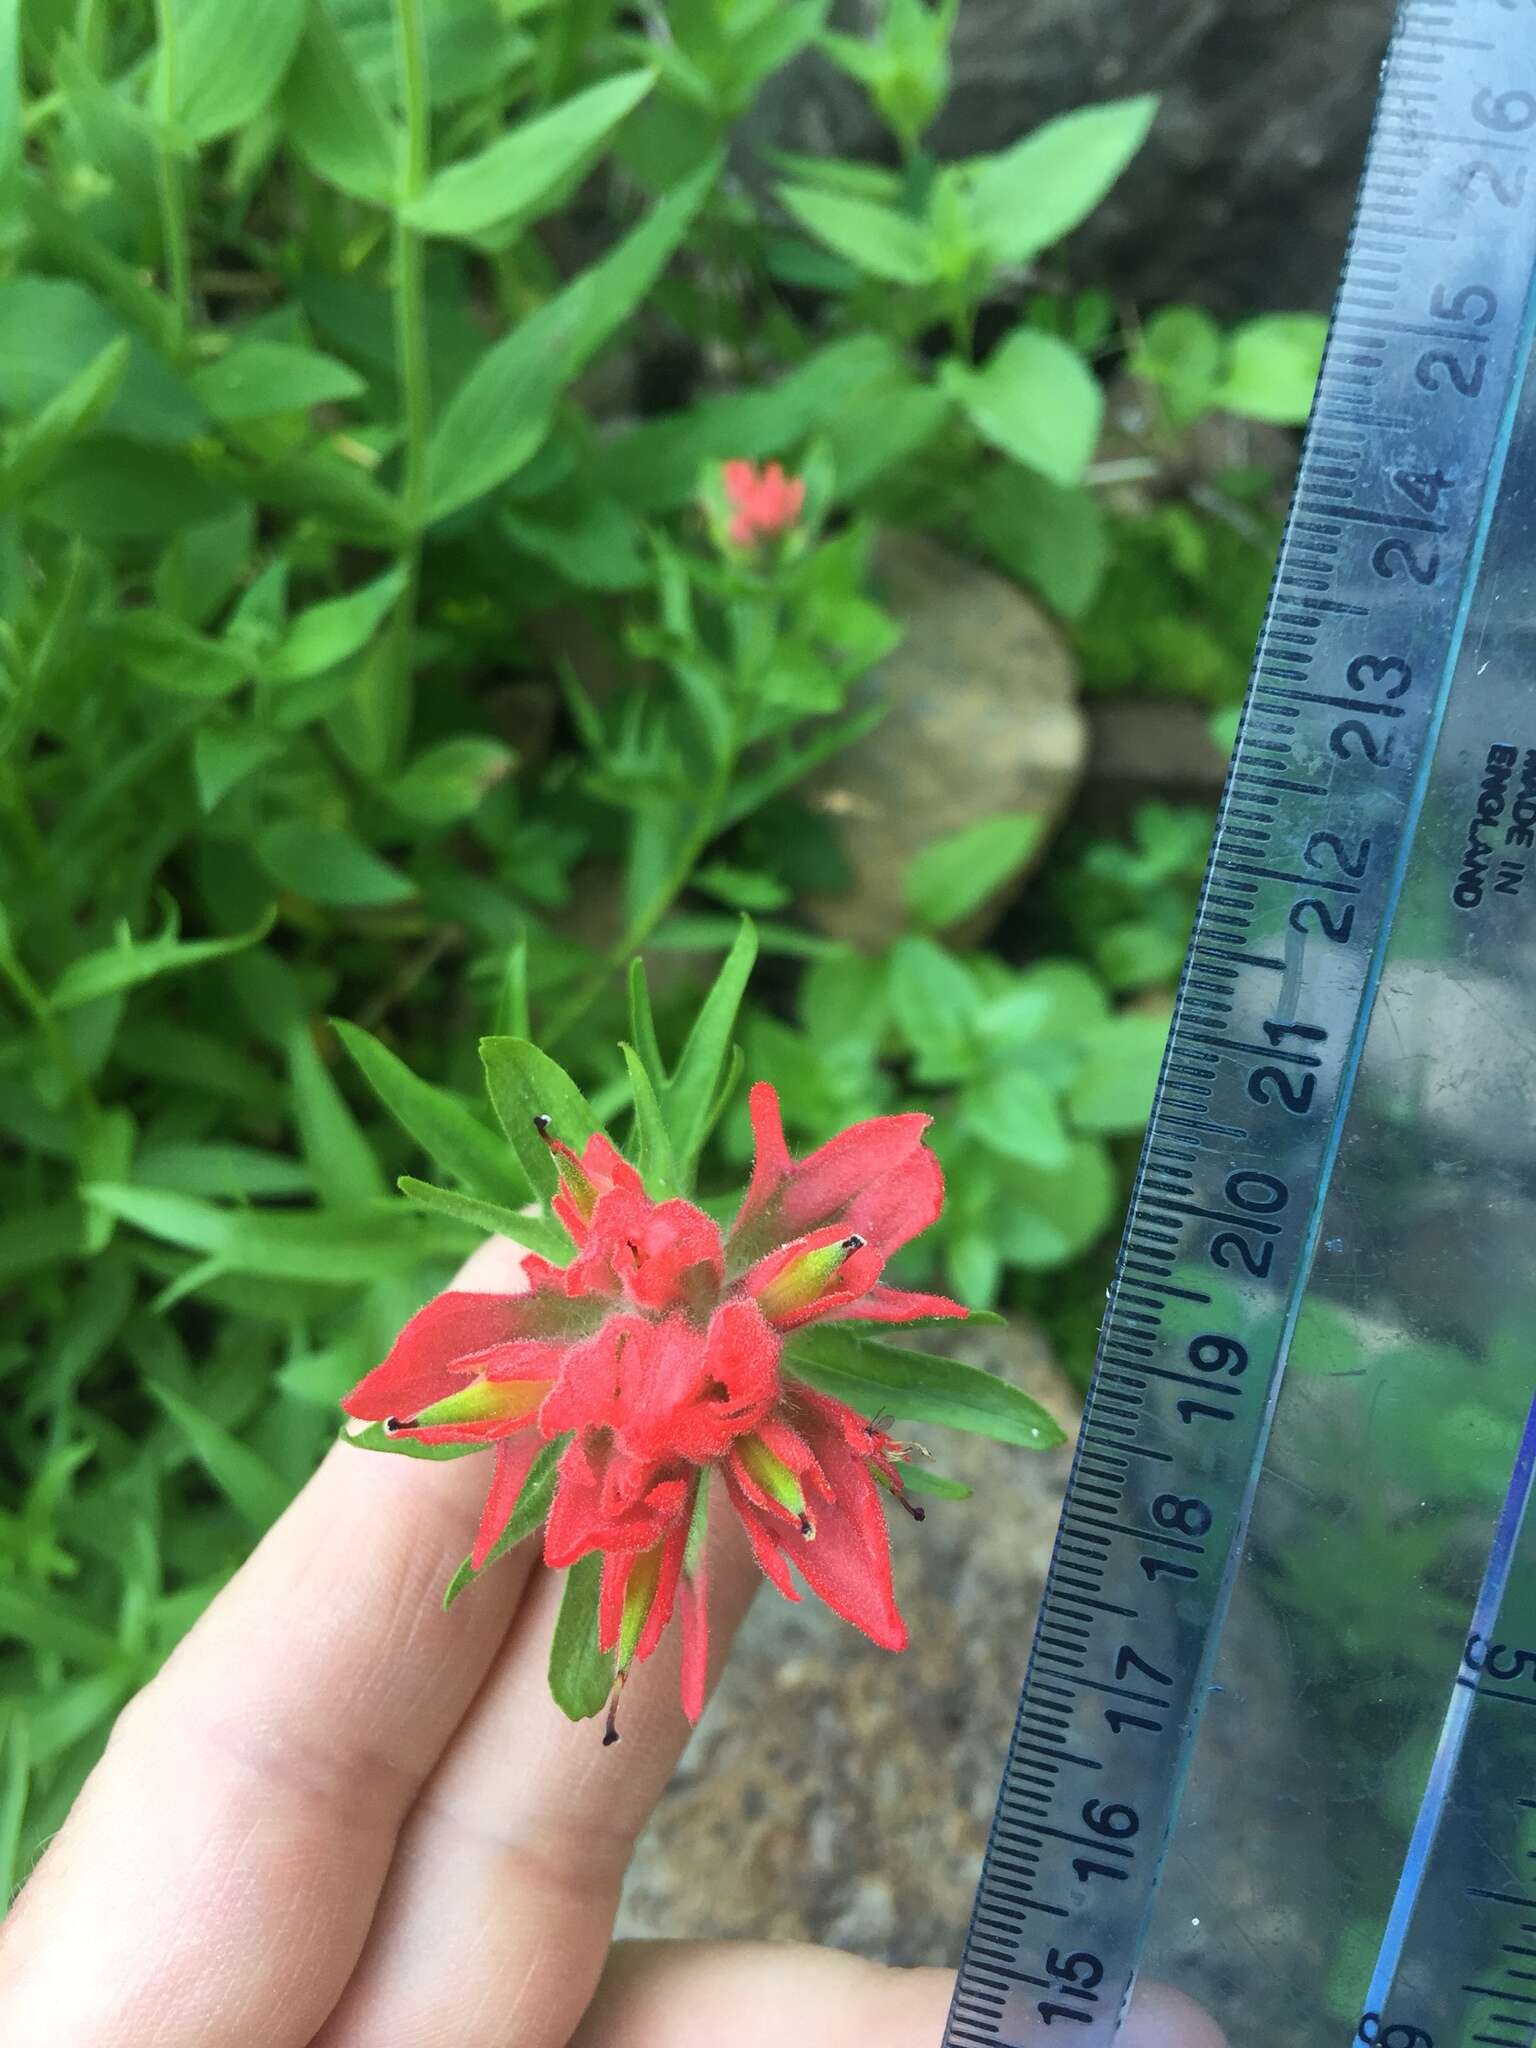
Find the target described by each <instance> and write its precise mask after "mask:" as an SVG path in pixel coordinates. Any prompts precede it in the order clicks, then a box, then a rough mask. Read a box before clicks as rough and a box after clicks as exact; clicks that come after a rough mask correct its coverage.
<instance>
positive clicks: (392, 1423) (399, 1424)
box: [384, 1415, 416, 1436]
mask: <svg viewBox="0 0 1536 2048" xmlns="http://www.w3.org/2000/svg"><path fill="white" fill-rule="evenodd" d="M415 1426H416V1418H415V1416H414V1415H386V1416H385V1418H384V1434H385V1435H386V1436H394V1435H395V1434H396V1432H397V1431H399V1430H402V1429H414V1428H415Z"/></svg>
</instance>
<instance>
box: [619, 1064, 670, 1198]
mask: <svg viewBox="0 0 1536 2048" xmlns="http://www.w3.org/2000/svg"><path fill="white" fill-rule="evenodd" d="M619 1051H620V1052H621V1053H622V1054H623V1056H624V1066H625V1070H626V1071H627V1073H628V1075H629V1085H630V1089H631V1092H632V1093H633V1095H634V1098H635V1151H634V1159H635V1165H636V1167H637V1168H638V1169H639V1173H640V1178H641V1179H642V1180H643V1181H644V1182H645V1185H646V1188H647V1190H648V1192H649V1193H650V1194H651V1195H652V1196H653V1197H654V1198H655V1199H656V1200H658V1201H667V1200H670V1198H671V1197H672V1196H674V1195H675V1194H677V1193H678V1191H679V1190H678V1179H677V1168H676V1166H675V1165H674V1163H673V1158H672V1141H671V1139H670V1138H669V1137H668V1135H667V1126H666V1122H665V1119H664V1118H663V1116H662V1111H661V1104H660V1102H659V1101H658V1100H657V1096H656V1090H655V1088H654V1087H653V1086H652V1084H651V1077H650V1075H649V1074H648V1073H647V1072H646V1070H645V1062H644V1061H643V1060H642V1059H641V1057H640V1055H639V1054H638V1053H637V1052H636V1051H635V1048H634V1047H633V1046H632V1045H621V1046H620V1047H619Z"/></svg>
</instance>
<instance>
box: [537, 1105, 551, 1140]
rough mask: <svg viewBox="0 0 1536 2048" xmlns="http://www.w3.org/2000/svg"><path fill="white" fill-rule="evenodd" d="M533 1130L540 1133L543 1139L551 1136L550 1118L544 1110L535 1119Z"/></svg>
mask: <svg viewBox="0 0 1536 2048" xmlns="http://www.w3.org/2000/svg"><path fill="white" fill-rule="evenodd" d="M533 1128H534V1129H535V1130H536V1131H537V1132H538V1134H539V1136H540V1137H541V1138H547V1137H548V1136H549V1118H548V1117H547V1116H545V1115H544V1113H543V1111H542V1110H541V1111H540V1112H539V1114H538V1115H537V1116H536V1117H535V1118H534V1120H533Z"/></svg>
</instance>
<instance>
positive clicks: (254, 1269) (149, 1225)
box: [81, 1181, 464, 1288]
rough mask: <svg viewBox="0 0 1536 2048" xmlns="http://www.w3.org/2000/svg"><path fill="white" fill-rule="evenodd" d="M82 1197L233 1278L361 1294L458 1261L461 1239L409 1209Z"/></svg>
mask: <svg viewBox="0 0 1536 2048" xmlns="http://www.w3.org/2000/svg"><path fill="white" fill-rule="evenodd" d="M81 1193H82V1194H83V1195H84V1196H85V1198H86V1199H87V1201H89V1202H91V1203H92V1204H93V1205H95V1206H97V1207H99V1208H103V1209H105V1210H106V1211H107V1212H108V1214H109V1215H113V1216H117V1217H119V1218H121V1220H122V1221H123V1222H124V1223H128V1224H131V1225H132V1226H133V1227H134V1228H135V1229H136V1230H142V1231H144V1232H145V1234H146V1235H147V1236H150V1237H158V1238H162V1239H164V1240H165V1242H167V1243H168V1244H174V1245H179V1246H180V1247H181V1248H182V1249H183V1250H185V1251H194V1252H201V1253H203V1254H204V1256H205V1257H206V1258H208V1259H210V1260H212V1261H213V1262H214V1264H215V1265H216V1266H218V1267H219V1268H220V1269H222V1270H223V1271H226V1272H231V1273H253V1274H255V1275H256V1276H257V1277H258V1278H260V1279H266V1280H307V1281H314V1282H316V1283H318V1284H319V1285H320V1286H323V1287H340V1288H351V1287H355V1286H357V1285H358V1284H359V1282H361V1281H367V1280H383V1279H392V1278H394V1277H395V1276H397V1275H398V1274H399V1272H400V1270H401V1268H402V1266H409V1265H413V1264H415V1263H416V1262H417V1261H419V1260H421V1259H425V1258H428V1257H432V1256H439V1257H446V1258H456V1257H461V1256H462V1254H463V1250H464V1239H463V1234H462V1233H461V1232H460V1231H458V1230H454V1231H435V1232H434V1231H432V1230H430V1229H429V1228H428V1226H427V1225H426V1223H425V1221H424V1219H421V1218H419V1217H416V1216H414V1215H413V1214H412V1213H411V1212H410V1211H409V1210H408V1209H398V1208H396V1207H394V1206H393V1205H391V1204H379V1205H376V1206H373V1207H369V1208H355V1209H324V1210H322V1209H309V1210H298V1209H232V1208H231V1209H226V1208H222V1207H220V1206H219V1205H218V1204H217V1203H214V1202H202V1201H198V1200H197V1199H196V1198H195V1197H193V1196H191V1195H177V1194H172V1193H170V1192H168V1191H167V1190H165V1189H161V1188H144V1187H133V1186H126V1185H123V1184H121V1183H113V1182H103V1181H92V1182H89V1183H87V1185H86V1186H85V1187H84V1188H82V1190H81Z"/></svg>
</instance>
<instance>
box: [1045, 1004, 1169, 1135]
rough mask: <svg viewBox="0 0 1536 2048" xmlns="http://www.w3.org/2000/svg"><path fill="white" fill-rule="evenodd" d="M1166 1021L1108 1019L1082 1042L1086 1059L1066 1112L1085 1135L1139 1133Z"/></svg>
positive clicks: (1129, 1017)
mask: <svg viewBox="0 0 1536 2048" xmlns="http://www.w3.org/2000/svg"><path fill="white" fill-rule="evenodd" d="M1167 1038H1168V1018H1167V1015H1166V1014H1163V1015H1160V1016H1144V1015H1141V1014H1131V1015H1125V1016H1119V1017H1110V1018H1107V1019H1106V1020H1105V1022H1104V1023H1102V1024H1099V1025H1097V1026H1095V1028H1094V1029H1093V1030H1092V1031H1091V1032H1090V1033H1088V1034H1087V1036H1086V1037H1085V1038H1084V1040H1083V1051H1084V1054H1085V1058H1084V1060H1083V1064H1082V1066H1081V1067H1080V1068H1079V1070H1078V1072H1077V1075H1076V1077H1075V1078H1074V1080H1073V1082H1072V1085H1071V1086H1070V1088H1069V1089H1068V1090H1067V1099H1066V1106H1067V1112H1068V1114H1069V1115H1070V1117H1071V1118H1072V1121H1073V1122H1074V1123H1075V1124H1076V1125H1077V1127H1078V1129H1079V1130H1081V1131H1105V1132H1118V1131H1139V1130H1140V1129H1141V1127H1142V1125H1143V1124H1144V1123H1145V1122H1146V1120H1147V1114H1148V1111H1149V1110H1150V1109H1151V1107H1152V1091H1153V1089H1154V1088H1155V1087H1156V1085H1157V1075H1158V1069H1159V1068H1160V1067H1161V1065H1162V1063H1163V1047H1164V1045H1165V1044H1166V1042H1167Z"/></svg>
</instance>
